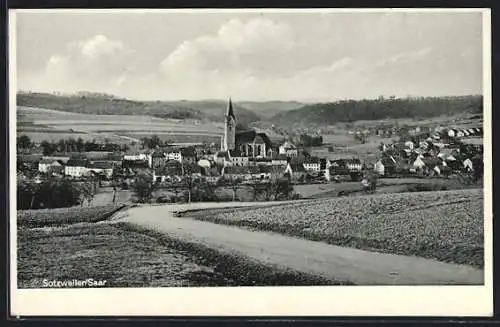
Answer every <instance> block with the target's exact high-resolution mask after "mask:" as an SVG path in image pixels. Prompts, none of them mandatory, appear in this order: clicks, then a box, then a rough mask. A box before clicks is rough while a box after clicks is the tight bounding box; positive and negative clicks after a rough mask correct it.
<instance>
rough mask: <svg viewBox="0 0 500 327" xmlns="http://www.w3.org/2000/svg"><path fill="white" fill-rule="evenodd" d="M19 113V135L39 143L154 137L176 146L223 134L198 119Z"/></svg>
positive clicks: (22, 109)
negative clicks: (75, 139)
mask: <svg viewBox="0 0 500 327" xmlns="http://www.w3.org/2000/svg"><path fill="white" fill-rule="evenodd" d="M16 113H17V132H18V135H20V134H26V135H28V136H29V137H30V138H31V139H33V140H35V141H38V142H41V141H43V140H48V141H53V140H59V139H61V138H70V137H73V138H77V137H81V138H82V139H84V140H92V139H96V140H97V141H104V140H105V139H108V140H109V141H110V142H115V143H119V144H122V143H130V141H131V139H130V138H134V139H139V138H141V137H144V136H151V135H153V134H159V136H160V137H161V138H165V140H167V139H168V140H172V141H174V142H176V143H197V142H201V141H203V140H205V139H209V141H210V140H212V139H213V140H215V141H216V142H220V136H217V135H222V132H223V130H222V123H214V122H202V121H195V120H175V119H161V118H156V117H148V116H129V115H88V114H77V113H68V112H63V111H58V110H50V109H40V108H28V107H18V108H17V112H16ZM221 121H222V119H221ZM160 134H161V135H160ZM210 135H212V136H210ZM213 135H215V136H213ZM123 136H128V137H130V138H127V137H123Z"/></svg>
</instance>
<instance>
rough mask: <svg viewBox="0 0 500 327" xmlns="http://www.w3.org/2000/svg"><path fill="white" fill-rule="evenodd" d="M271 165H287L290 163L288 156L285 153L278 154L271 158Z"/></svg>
mask: <svg viewBox="0 0 500 327" xmlns="http://www.w3.org/2000/svg"><path fill="white" fill-rule="evenodd" d="M271 165H273V166H286V165H288V157H287V156H286V155H284V154H278V155H275V156H273V157H272V158H271Z"/></svg>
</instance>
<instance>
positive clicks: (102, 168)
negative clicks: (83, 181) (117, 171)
mask: <svg viewBox="0 0 500 327" xmlns="http://www.w3.org/2000/svg"><path fill="white" fill-rule="evenodd" d="M87 171H88V172H94V173H96V174H104V175H105V176H106V177H108V178H110V177H111V176H112V175H113V163H112V162H107V161H95V162H92V163H90V164H88V165H87Z"/></svg>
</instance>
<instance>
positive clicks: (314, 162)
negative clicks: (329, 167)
mask: <svg viewBox="0 0 500 327" xmlns="http://www.w3.org/2000/svg"><path fill="white" fill-rule="evenodd" d="M303 165H304V168H305V170H307V171H316V172H318V171H320V170H321V160H320V159H319V158H316V157H309V158H305V160H304V163H303Z"/></svg>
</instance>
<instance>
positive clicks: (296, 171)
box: [284, 163, 306, 178]
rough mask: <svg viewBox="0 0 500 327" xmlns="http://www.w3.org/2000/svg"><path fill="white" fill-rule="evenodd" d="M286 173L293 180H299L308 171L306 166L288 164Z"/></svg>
mask: <svg viewBox="0 0 500 327" xmlns="http://www.w3.org/2000/svg"><path fill="white" fill-rule="evenodd" d="M284 173H285V174H287V175H288V176H290V177H292V178H299V177H300V176H303V175H304V174H305V173H306V169H305V168H304V164H300V163H288V165H287V166H286V169H285V171H284Z"/></svg>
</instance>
